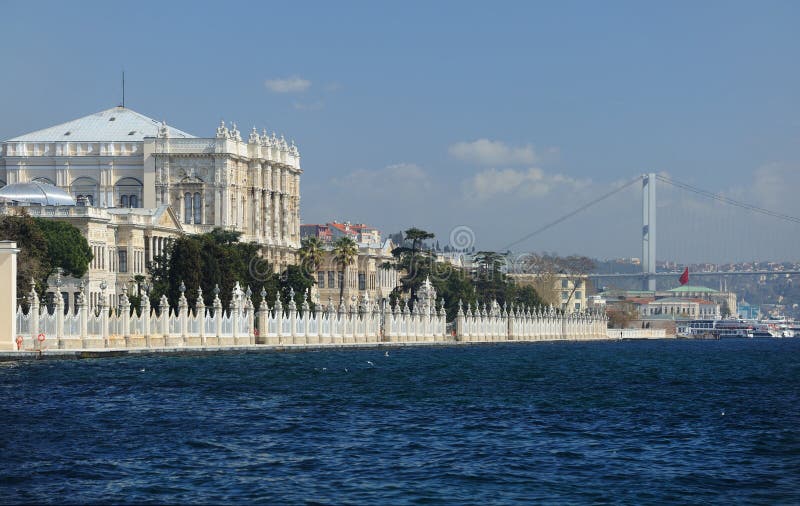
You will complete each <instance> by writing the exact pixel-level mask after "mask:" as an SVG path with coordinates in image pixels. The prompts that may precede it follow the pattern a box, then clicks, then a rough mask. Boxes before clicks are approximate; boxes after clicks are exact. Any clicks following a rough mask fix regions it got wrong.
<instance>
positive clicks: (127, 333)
mask: <svg viewBox="0 0 800 506" xmlns="http://www.w3.org/2000/svg"><path fill="white" fill-rule="evenodd" d="M119 310H120V313H121V314H122V337H123V339H125V347H126V348H130V346H131V302H130V300H129V299H128V287H127V285H122V295H120V297H119Z"/></svg>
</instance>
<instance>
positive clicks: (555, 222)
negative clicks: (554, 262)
mask: <svg viewBox="0 0 800 506" xmlns="http://www.w3.org/2000/svg"><path fill="white" fill-rule="evenodd" d="M642 177H643V176H636V178H635V179H632V180H631V181H628V182H627V183H625V184H624V185H622V186H620V187H619V188H616V189H614V190H612V191H610V192H608V193H606V194H604V195H601V196H600V197H598V198H596V199H594V200H592V201H591V202H589V203H587V204H584V205H582V206H581V207H579V208H577V209H575V210H573V211H571V212H569V213H567V214H565V215H564V216H562V217H560V218H558V219H557V220H555V221H551V222H550V223H548V224H546V225H544V226H542V227H539V228H537V229H536V230H534V231H533V232H531V233H530V234H528V235H526V236H524V237H522V238H520V239H517V240H516V241H514V242H512V243H509V244H508V245H506V246H504V247H503V248H501V249H500V251H507V250H509V249H510V248H511V247H512V246H516V245H517V244H519V243H521V242H524V241H527V240H528V239H530V238H531V237H533V236H535V235H538V234H540V233H542V232H544V231H545V230H548V229H550V228H552V227H554V226H556V225H558V224H559V223H561V222H562V221H565V220H568V219H569V218H572V217H573V216H575V215H576V214H578V213H580V212H581V211H585V210H586V209H588V208H590V207H592V206H593V205H595V204H598V203H600V202H602V201H604V200H605V199H607V198H609V197H611V196H613V195H616V194H617V193H619V192H621V191H622V190H624V189H625V188H627V187H629V186H631V185H633V184H635V183H638V182H639V181H641V180H642Z"/></svg>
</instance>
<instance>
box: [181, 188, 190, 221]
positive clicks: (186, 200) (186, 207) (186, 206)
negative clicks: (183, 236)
mask: <svg viewBox="0 0 800 506" xmlns="http://www.w3.org/2000/svg"><path fill="white" fill-rule="evenodd" d="M183 222H184V223H186V224H187V225H189V224H191V223H192V194H191V193H185V194H184V195H183Z"/></svg>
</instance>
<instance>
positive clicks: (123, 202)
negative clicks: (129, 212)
mask: <svg viewBox="0 0 800 506" xmlns="http://www.w3.org/2000/svg"><path fill="white" fill-rule="evenodd" d="M120 206H122V207H128V196H127V195H123V196H122V198H121V199H120Z"/></svg>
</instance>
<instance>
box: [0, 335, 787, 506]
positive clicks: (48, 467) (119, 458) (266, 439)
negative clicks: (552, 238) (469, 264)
mask: <svg viewBox="0 0 800 506" xmlns="http://www.w3.org/2000/svg"><path fill="white" fill-rule="evenodd" d="M367 361H371V362H373V363H374V366H371V365H369V364H368V363H367ZM0 366H1V367H0V401H2V405H3V409H2V410H0V422H2V426H3V427H4V429H5V430H3V431H2V432H0V452H1V453H2V459H0V486H2V490H3V494H2V495H0V503H63V502H79V503H108V502H112V503H152V504H160V503H185V502H194V503H198V502H199V503H252V502H260V503H274V502H278V503H312V504H331V503H336V504H338V503H349V504H375V503H392V504H441V503H455V504H477V503H486V504H530V503H532V502H533V503H556V504H564V503H568V504H575V503H578V504H581V503H615V504H616V503H622V504H641V503H667V504H670V503H671V504H687V503H728V502H747V503H754V504H776V503H784V504H792V503H794V504H797V503H800V492H799V491H800V423H798V422H800V403H798V402H797V399H798V398H800V387H798V382H797V378H798V377H800V340H759V341H753V340H750V341H745V340H742V341H737V340H731V341H720V342H666V341H659V342H624V343H543V344H536V345H519V344H515V345H493V346H471V347H453V348H446V347H441V348H398V349H397V350H394V351H392V353H391V356H389V357H385V356H384V355H383V353H382V352H381V351H378V350H350V351H342V350H329V351H320V352H313V353H285V354H231V355H214V356H192V357H158V356H151V357H129V358H113V359H103V360H80V361H42V362H18V363H4V364H0Z"/></svg>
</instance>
